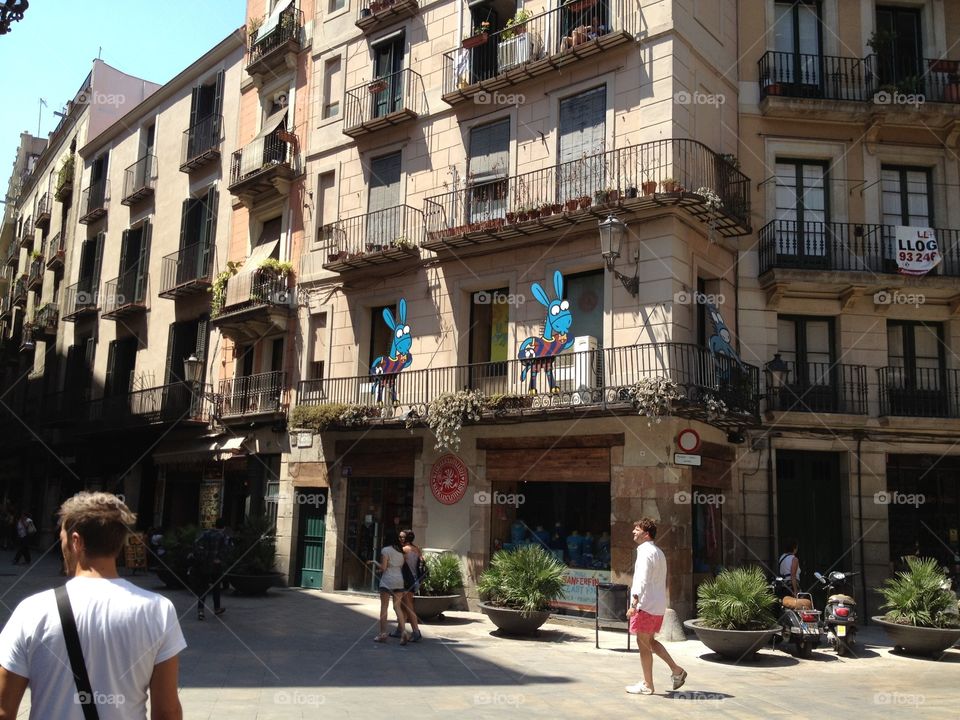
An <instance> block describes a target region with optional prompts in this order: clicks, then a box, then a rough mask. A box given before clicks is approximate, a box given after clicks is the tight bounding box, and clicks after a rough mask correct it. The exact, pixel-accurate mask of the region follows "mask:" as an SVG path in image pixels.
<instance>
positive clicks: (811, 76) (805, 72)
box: [771, 0, 823, 97]
mask: <svg viewBox="0 0 960 720" xmlns="http://www.w3.org/2000/svg"><path fill="white" fill-rule="evenodd" d="M774 12H775V17H774V26H773V36H774V50H775V51H776V53H777V55H776V61H775V64H774V72H775V74H776V78H772V79H771V82H778V83H788V84H790V85H792V86H793V89H792V92H791V95H794V96H796V95H798V94H799V95H803V96H810V97H816V96H818V95H819V89H820V78H821V74H820V64H821V62H822V61H823V50H822V39H821V35H820V27H821V23H820V2H819V0H799V1H796V0H795V1H794V2H778V3H777V4H776V7H775V11H774Z"/></svg>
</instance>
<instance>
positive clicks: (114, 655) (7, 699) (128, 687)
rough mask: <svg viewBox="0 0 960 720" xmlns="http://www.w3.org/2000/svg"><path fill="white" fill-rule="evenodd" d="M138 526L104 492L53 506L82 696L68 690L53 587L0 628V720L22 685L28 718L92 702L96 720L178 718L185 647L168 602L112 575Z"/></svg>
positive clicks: (47, 717)
mask: <svg viewBox="0 0 960 720" xmlns="http://www.w3.org/2000/svg"><path fill="white" fill-rule="evenodd" d="M135 520H136V518H135V516H134V514H133V513H132V512H130V509H129V508H128V507H127V506H126V505H124V504H123V503H122V502H121V501H120V499H119V498H117V497H116V496H115V495H110V494H109V493H88V492H82V493H78V494H77V495H75V496H74V497H72V498H70V499H69V500H67V501H66V502H65V503H64V504H63V506H62V507H61V508H60V526H61V530H60V544H61V547H62V549H63V557H64V565H65V569H66V571H67V575H69V576H72V579H71V580H69V581H68V582H67V584H66V589H67V595H68V596H69V599H70V605H71V607H72V610H73V616H74V618H75V621H76V629H77V634H78V635H79V638H80V648H81V650H82V653H83V660H84V664H85V665H86V669H87V674H88V675H89V679H90V689H91V690H92V692H91V693H89V695H88V694H87V693H86V692H84V693H83V694H81V693H80V692H79V691H78V689H77V686H76V682H75V680H74V676H73V672H72V670H71V664H70V659H69V656H68V653H67V644H66V640H65V638H64V631H63V625H62V623H61V622H60V613H59V611H58V607H57V601H56V598H55V595H54V591H53V590H47V591H45V592H41V593H38V594H36V595H33V596H31V597H28V598H27V599H26V600H24V601H23V602H21V603H20V604H19V605H18V606H17V608H16V610H14V611H13V615H11V616H10V620H9V621H8V622H7V624H6V626H5V627H4V628H3V631H2V632H0V720H7V719H8V718H15V717H16V716H17V711H18V710H19V707H20V702H21V700H22V699H23V694H24V691H25V690H26V689H27V685H28V684H29V686H30V720H52V719H53V718H56V720H83V718H84V708H83V705H82V704H81V703H84V702H87V701H90V700H92V702H93V704H95V705H96V710H97V712H98V714H99V717H100V719H101V720H127V719H129V718H137V719H141V718H143V719H145V718H146V717H147V692H148V691H149V697H150V717H151V718H152V720H161V719H162V720H182V718H183V711H182V709H181V707H180V699H179V697H178V696H177V674H178V669H179V658H178V655H179V653H180V651H181V650H183V649H184V648H185V647H186V646H187V644H186V642H185V641H184V639H183V633H182V632H181V631H180V623H179V622H178V620H177V615H176V612H175V611H174V607H173V604H172V603H171V602H170V601H169V600H168V599H166V598H165V597H163V596H161V595H157V594H156V593H152V592H149V591H147V590H143V589H141V588H138V587H137V586H136V585H133V584H132V583H130V582H128V581H127V580H123V579H121V578H120V577H119V575H118V574H117V555H119V553H120V550H121V549H122V547H123V543H124V541H125V540H126V536H127V533H128V531H129V528H130V526H131V525H132V524H133V523H134V521H135Z"/></svg>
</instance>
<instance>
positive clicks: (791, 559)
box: [778, 538, 800, 597]
mask: <svg viewBox="0 0 960 720" xmlns="http://www.w3.org/2000/svg"><path fill="white" fill-rule="evenodd" d="M798 547H799V544H798V543H797V541H796V540H794V539H792V538H791V539H789V540H787V541H786V542H785V543H784V544H783V548H782V549H783V553H782V554H781V555H780V561H779V570H778V572H779V574H780V575H782V576H783V577H786V578H789V581H788V582H789V585H790V587H791V589H792V590H793V596H794V597H796V596H797V593H798V592H800V559H799V558H798V557H797V548H798Z"/></svg>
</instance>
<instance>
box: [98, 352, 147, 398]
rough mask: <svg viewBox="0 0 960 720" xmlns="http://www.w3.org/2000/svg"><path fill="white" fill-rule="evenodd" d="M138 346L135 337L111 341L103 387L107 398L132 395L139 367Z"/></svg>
mask: <svg viewBox="0 0 960 720" xmlns="http://www.w3.org/2000/svg"><path fill="white" fill-rule="evenodd" d="M138 345H139V343H138V341H137V338H135V337H126V338H121V339H119V340H111V341H110V344H109V345H108V346H107V374H106V379H105V382H104V387H103V396H104V397H105V398H117V397H121V396H125V395H129V394H130V391H131V390H132V389H133V374H134V370H135V368H136V365H137V347H138Z"/></svg>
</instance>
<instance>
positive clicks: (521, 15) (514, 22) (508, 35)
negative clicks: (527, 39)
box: [500, 10, 533, 40]
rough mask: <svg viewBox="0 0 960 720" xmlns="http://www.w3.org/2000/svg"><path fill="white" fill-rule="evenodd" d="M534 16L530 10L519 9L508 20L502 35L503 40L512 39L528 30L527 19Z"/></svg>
mask: <svg viewBox="0 0 960 720" xmlns="http://www.w3.org/2000/svg"><path fill="white" fill-rule="evenodd" d="M532 17H533V13H532V12H530V11H529V10H517V14H516V15H514V16H513V17H512V18H510V19H509V20H507V24H506V25H505V26H504V28H503V33H502V34H501V36H500V39H501V40H511V39H513V38H515V37H517V36H518V35H523V34H524V33H526V32H527V21H528V20H529V19H530V18H532Z"/></svg>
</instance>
